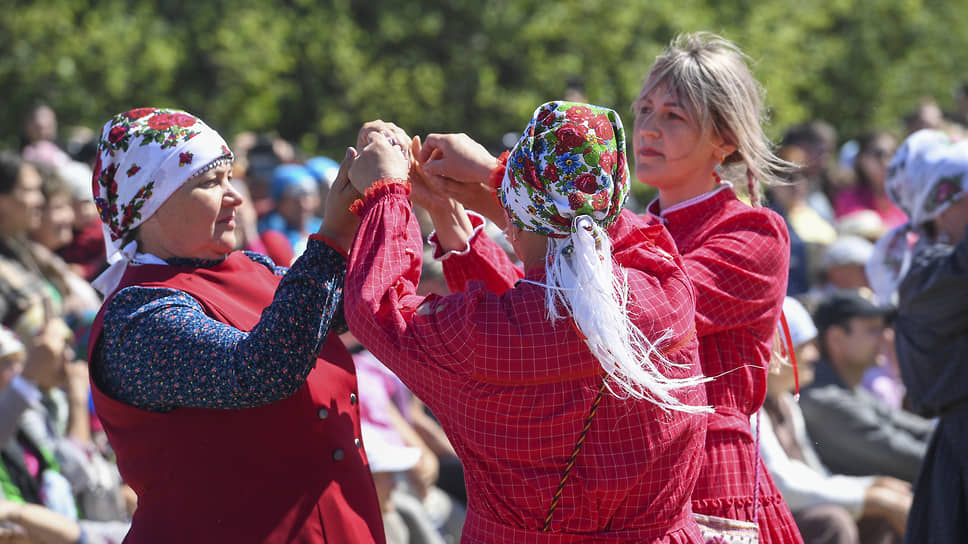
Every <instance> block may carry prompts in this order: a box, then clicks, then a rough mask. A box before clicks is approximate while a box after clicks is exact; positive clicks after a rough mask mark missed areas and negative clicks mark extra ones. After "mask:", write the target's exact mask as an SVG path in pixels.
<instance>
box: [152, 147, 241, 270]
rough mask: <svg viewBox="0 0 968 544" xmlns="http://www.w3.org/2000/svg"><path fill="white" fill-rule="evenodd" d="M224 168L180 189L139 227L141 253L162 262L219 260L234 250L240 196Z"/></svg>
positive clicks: (206, 173) (227, 165)
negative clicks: (169, 259) (152, 255)
mask: <svg viewBox="0 0 968 544" xmlns="http://www.w3.org/2000/svg"><path fill="white" fill-rule="evenodd" d="M231 180H232V165H230V164H223V165H222V166H219V167H218V168H214V169H212V170H209V171H208V172H205V173H204V174H201V175H199V176H195V177H193V178H191V179H189V180H188V181H186V182H185V183H184V184H182V186H181V187H179V188H178V189H177V190H176V191H175V192H174V193H173V194H172V195H171V196H170V197H169V198H168V200H166V201H165V203H164V204H162V205H161V207H160V208H158V211H157V212H155V213H154V215H152V216H151V217H149V218H148V219H147V220H146V221H145V222H144V223H143V224H142V225H141V245H142V249H141V251H144V252H147V253H152V254H154V255H155V256H157V257H160V258H162V259H168V258H171V257H182V258H189V259H209V260H217V259H222V258H223V257H225V255H227V254H228V253H231V252H232V250H233V249H235V241H236V238H235V236H236V234H235V228H236V210H237V208H238V207H239V205H240V204H242V195H240V194H239V193H238V191H236V190H235V188H234V187H233V186H232V183H231Z"/></svg>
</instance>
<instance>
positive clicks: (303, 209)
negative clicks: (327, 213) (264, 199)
mask: <svg viewBox="0 0 968 544" xmlns="http://www.w3.org/2000/svg"><path fill="white" fill-rule="evenodd" d="M271 196H272V200H273V202H275V206H276V207H275V210H274V211H272V212H270V213H269V214H268V215H267V216H265V217H263V218H262V219H261V220H260V221H259V232H265V231H267V230H274V231H278V232H281V233H282V234H284V235H285V236H286V238H288V239H289V244H290V246H291V247H292V251H293V254H294V255H295V256H296V257H298V256H299V255H302V252H303V251H305V249H306V241H307V240H308V239H309V235H310V234H312V233H314V232H316V231H317V230H318V229H319V225H320V224H322V220H321V219H320V218H319V217H316V215H315V214H316V210H317V209H318V208H319V204H320V198H319V184H318V183H317V182H316V178H315V177H313V174H312V173H311V172H310V171H309V169H307V168H306V167H305V166H303V165H301V164H281V165H279V166H277V167H276V168H275V169H274V170H273V171H272V192H271Z"/></svg>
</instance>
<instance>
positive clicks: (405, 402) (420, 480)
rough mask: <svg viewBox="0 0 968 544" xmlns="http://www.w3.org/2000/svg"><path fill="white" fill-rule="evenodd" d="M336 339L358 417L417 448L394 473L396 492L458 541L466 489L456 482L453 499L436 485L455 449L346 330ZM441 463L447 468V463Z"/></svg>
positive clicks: (451, 539)
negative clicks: (355, 391)
mask: <svg viewBox="0 0 968 544" xmlns="http://www.w3.org/2000/svg"><path fill="white" fill-rule="evenodd" d="M341 339H342V340H343V342H344V343H346V345H347V347H348V348H349V349H350V352H351V353H353V363H354V364H355V366H356V369H357V371H356V372H357V381H358V383H359V391H360V398H361V399H363V402H361V403H360V414H361V417H362V419H363V420H364V421H365V422H367V423H368V424H369V425H371V426H372V427H375V428H378V429H379V430H381V431H384V432H385V436H390V435H392V436H394V437H397V438H398V439H399V440H396V441H398V442H400V443H402V444H404V445H406V446H410V447H414V448H417V449H418V450H419V451H420V452H421V455H420V457H419V459H418V460H417V461H416V462H415V463H414V465H413V466H412V467H410V468H408V469H406V470H405V471H401V474H400V475H399V476H400V480H401V482H402V483H403V484H404V485H402V486H400V490H399V492H398V494H400V493H402V494H406V495H408V497H409V498H410V501H411V502H413V503H414V504H413V506H415V507H416V506H419V509H420V510H421V512H422V515H423V516H424V517H426V518H427V519H428V520H430V522H431V524H432V526H433V527H434V528H435V529H436V530H437V531H438V532H439V533H440V534H441V536H443V537H444V538H445V540H447V541H448V542H457V541H459V540H460V535H461V528H462V527H463V524H464V517H465V508H464V506H463V504H462V502H466V500H467V499H466V491H465V490H464V489H463V487H462V486H461V489H460V490H459V492H460V495H461V496H460V497H459V498H455V497H454V496H452V495H451V494H450V493H447V492H445V491H444V490H442V489H441V488H440V487H439V486H438V482H439V478H440V476H441V468H442V466H445V465H444V463H445V462H447V463H452V462H455V461H456V462H457V464H458V466H459V461H457V454H456V452H455V451H454V449H453V447H452V446H451V445H450V443H449V442H448V441H447V438H446V436H445V435H444V433H443V430H442V429H441V428H440V424H439V423H437V422H436V421H434V420H432V419H431V418H430V417H429V416H428V415H427V414H426V412H425V411H424V410H423V404H422V403H420V402H419V401H416V397H414V396H413V394H412V393H411V392H410V390H409V389H407V387H406V386H405V385H404V384H403V382H401V381H400V379H399V378H397V377H396V376H395V375H394V374H393V373H392V372H391V371H390V370H389V369H387V368H386V367H385V366H383V364H382V363H380V361H378V360H377V359H376V358H375V357H374V356H373V355H372V354H371V353H370V352H368V351H366V349H364V348H363V346H362V345H360V343H359V342H358V341H357V340H356V338H355V337H353V335H352V333H345V334H343V335H342V336H341ZM446 466H447V467H448V468H450V467H452V465H451V464H448V465H446ZM460 474H461V475H462V474H463V472H462V471H461V472H460ZM448 476H450V475H448ZM461 484H463V482H461ZM378 488H379V486H378ZM458 499H460V502H459V500H458Z"/></svg>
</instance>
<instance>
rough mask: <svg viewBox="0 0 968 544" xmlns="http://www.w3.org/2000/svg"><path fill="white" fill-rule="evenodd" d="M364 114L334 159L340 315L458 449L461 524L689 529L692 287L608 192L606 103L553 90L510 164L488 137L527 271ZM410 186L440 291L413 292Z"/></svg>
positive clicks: (699, 420) (656, 534)
mask: <svg viewBox="0 0 968 544" xmlns="http://www.w3.org/2000/svg"><path fill="white" fill-rule="evenodd" d="M368 131H369V127H364V131H363V132H364V138H363V141H364V142H365V143H367V145H366V147H365V148H364V149H363V150H362V153H361V155H360V157H359V158H358V159H357V160H356V161H355V163H354V165H353V167H352V168H351V170H350V178H351V180H352V182H353V184H354V185H356V186H357V189H359V190H364V192H365V195H366V196H365V198H364V199H363V200H362V201H361V203H360V204H359V205H357V206H356V207H355V209H356V210H357V211H358V212H359V213H360V215H361V217H362V221H361V225H360V231H359V233H358V234H357V236H356V239H355V241H354V244H353V250H352V251H351V258H350V264H349V268H348V271H347V277H346V317H347V321H348V322H349V324H350V328H351V329H352V331H353V333H354V334H355V335H356V337H357V338H358V339H359V340H360V341H361V342H362V343H363V344H364V345H366V346H367V348H368V349H369V350H370V351H371V352H372V353H373V354H374V355H375V356H377V357H378V358H379V359H380V360H381V361H382V362H383V363H384V364H386V365H387V366H388V367H390V368H391V369H392V370H393V371H394V372H395V373H396V374H397V375H398V376H399V377H400V378H401V379H402V380H403V381H404V383H406V384H407V385H408V386H409V387H410V389H411V390H413V391H414V393H416V394H417V395H418V396H420V397H421V398H422V399H423V400H424V402H426V404H427V406H428V407H430V408H431V410H433V412H434V414H436V415H437V417H438V418H439V419H440V422H441V425H442V427H443V428H444V430H445V431H446V432H447V434H448V437H449V438H450V439H451V442H452V443H453V445H454V449H455V450H456V451H457V453H458V455H459V456H460V458H461V460H462V462H463V466H464V473H465V480H466V482H467V496H468V511H467V518H466V522H465V525H464V529H463V541H464V542H467V543H485V542H487V543H491V542H501V543H504V542H513V543H563V544H564V543H579V542H582V543H584V542H604V541H608V542H616V543H617V542H623V543H629V544H631V543H636V544H641V543H668V544H671V543H676V544H685V543H690V544H698V543H699V542H700V535H699V528H698V526H697V524H696V522H695V521H694V519H693V517H692V510H691V507H690V494H691V491H692V487H693V484H694V481H695V478H696V477H697V475H698V473H699V470H700V462H701V458H702V443H703V435H704V430H705V417H706V416H705V414H706V412H707V411H708V408H707V407H706V406H705V395H704V391H703V387H702V382H703V378H702V377H701V375H700V374H699V366H698V361H697V359H696V351H695V349H696V341H695V338H694V331H693V328H694V319H693V311H692V308H693V307H694V304H695V301H694V300H693V296H692V289H691V286H690V285H689V281H688V279H687V278H686V276H685V274H684V272H683V270H682V266H681V262H680V260H679V258H678V256H677V255H676V250H675V246H674V244H673V243H672V240H671V238H669V236H668V233H667V232H666V231H665V230H664V229H663V228H661V227H659V226H656V227H651V228H645V227H642V226H641V225H640V222H639V221H638V218H636V217H635V216H634V215H632V214H630V213H629V212H627V211H624V210H623V206H624V204H625V200H626V196H627V194H628V187H629V177H628V172H627V169H626V167H625V160H624V157H625V154H624V151H625V132H624V129H623V128H622V125H621V122H620V120H619V118H618V115H617V114H616V113H615V112H614V111H612V110H609V109H606V108H601V107H597V106H589V105H585V104H574V103H569V102H551V103H548V104H545V105H543V106H541V107H540V108H538V110H536V111H535V114H534V116H533V117H532V120H531V123H530V124H529V125H528V127H527V129H526V130H525V132H524V135H523V136H522V138H521V140H520V141H519V142H518V144H517V145H516V146H515V148H514V150H513V151H512V152H511V154H510V156H509V158H508V160H507V163H506V165H505V164H500V163H498V162H497V161H495V160H494V159H493V157H490V155H488V154H487V153H486V151H485V152H484V155H483V158H484V159H485V160H484V161H483V162H485V163H487V162H488V161H487V159H490V161H489V164H486V165H485V166H484V169H483V177H485V178H486V177H487V176H488V175H489V174H493V176H492V178H493V179H494V180H495V182H496V191H497V195H498V198H497V199H494V197H492V196H490V194H488V198H491V200H492V201H493V202H494V203H495V205H497V206H500V208H501V209H502V210H503V212H502V213H504V214H505V215H504V217H505V219H506V221H507V223H508V229H507V232H508V233H509V235H510V239H511V243H512V245H513V246H514V248H515V252H516V253H517V255H518V256H519V257H520V258H521V260H522V261H523V263H524V270H523V271H522V270H520V269H518V268H517V267H515V266H513V265H512V263H511V262H510V261H509V259H508V256H507V254H506V253H505V252H504V250H502V249H501V248H500V247H499V246H498V245H497V244H495V243H494V242H493V241H492V240H490V239H489V238H488V237H487V236H486V235H485V234H484V233H483V232H482V231H481V227H482V224H483V220H482V218H481V217H480V216H477V215H476V214H468V213H465V211H464V209H463V207H461V206H460V205H459V204H457V203H456V202H455V201H453V200H450V199H448V198H442V197H439V196H437V197H431V196H429V195H428V194H427V193H426V191H427V190H428V189H427V187H426V186H424V185H421V184H420V183H419V181H420V179H421V178H420V177H419V176H415V177H414V178H413V179H414V182H415V183H414V186H413V191H416V192H414V193H411V187H410V185H409V183H408V181H407V179H406V178H407V177H408V172H409V170H410V164H409V163H408V161H407V158H406V157H405V154H401V153H399V152H398V151H397V149H396V148H394V147H393V146H391V145H390V143H388V140H387V139H386V138H385V137H384V136H382V135H380V134H379V132H376V133H372V134H368ZM394 132H395V131H391V137H392V138H394V139H399V140H403V139H404V138H406V135H405V134H399V135H397V136H393V134H394ZM461 141H462V142H463V143H468V144H470V143H472V142H468V141H467V140H461ZM474 145H476V144H474ZM478 147H479V146H478ZM436 149H438V150H440V148H439V147H437V148H436ZM445 154H448V156H449V157H450V158H451V159H453V160H456V161H458V162H464V163H465V166H467V167H468V168H471V169H477V167H479V166H481V163H480V162H475V160H474V159H473V158H468V157H467V156H465V155H462V154H461V153H459V152H455V153H452V154H451V153H450V150H448V151H447V152H445ZM418 157H421V155H420V154H419V152H418ZM423 158H425V159H426V158H427V157H423ZM478 158H480V157H478ZM488 167H490V168H488ZM420 191H424V192H423V193H421V192H420ZM410 196H414V198H416V199H417V200H418V201H421V202H423V203H424V204H426V207H427V208H428V210H429V212H430V215H431V217H432V219H433V221H434V225H435V228H436V229H437V230H436V233H435V235H433V236H432V241H434V242H436V243H437V244H438V252H437V255H438V256H440V257H442V258H443V259H444V261H443V266H444V274H445V277H446V278H447V282H448V285H449V287H450V288H451V290H452V291H453V293H452V294H450V295H448V296H444V297H440V296H436V295H431V296H430V297H426V298H425V297H420V296H417V295H416V294H415V292H416V286H417V283H418V281H419V273H420V268H421V266H420V264H421V256H422V255H423V251H422V250H421V248H422V245H423V241H422V239H421V237H420V233H419V230H418V227H417V223H416V220H415V219H414V214H413V211H412V209H411V206H410V202H409V201H408V197H410Z"/></svg>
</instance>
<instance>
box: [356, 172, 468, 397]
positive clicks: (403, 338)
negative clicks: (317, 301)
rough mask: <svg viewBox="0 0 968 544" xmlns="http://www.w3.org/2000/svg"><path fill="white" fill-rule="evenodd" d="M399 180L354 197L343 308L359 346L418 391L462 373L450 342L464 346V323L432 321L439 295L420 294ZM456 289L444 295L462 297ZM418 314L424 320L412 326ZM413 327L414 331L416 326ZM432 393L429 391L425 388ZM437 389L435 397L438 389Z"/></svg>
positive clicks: (414, 233)
mask: <svg viewBox="0 0 968 544" xmlns="http://www.w3.org/2000/svg"><path fill="white" fill-rule="evenodd" d="M408 196H409V189H408V188H407V187H405V186H404V185H401V184H389V185H385V186H382V187H380V188H378V189H376V190H374V191H373V192H372V194H368V195H367V196H366V198H365V199H364V200H362V201H360V206H359V207H358V209H357V211H358V213H359V215H360V226H359V230H358V231H357V235H356V238H355V239H354V241H353V248H352V251H351V252H350V260H349V264H348V267H347V272H346V287H345V290H344V301H343V304H344V311H345V314H346V321H347V323H348V324H349V327H350V330H351V331H352V332H353V334H354V335H355V336H356V337H357V339H358V340H359V341H360V343H361V344H363V345H364V346H366V348H367V349H368V350H369V351H370V352H371V353H373V355H374V356H375V357H376V358H377V359H379V360H380V361H381V362H383V363H384V364H385V365H386V366H387V367H388V368H390V369H391V370H393V371H394V373H396V374H397V375H398V376H399V377H400V378H401V379H402V380H403V381H404V382H405V383H406V384H407V385H408V386H409V387H410V388H411V389H412V390H413V391H414V393H416V394H417V395H418V396H423V395H425V394H428V391H427V388H428V387H431V388H432V387H434V386H435V385H436V386H437V387H442V385H441V383H442V380H443V379H444V378H443V377H444V376H446V375H447V374H450V373H455V372H463V373H465V374H466V373H468V372H470V369H468V368H466V365H464V364H463V363H464V362H465V361H466V359H465V358H463V356H461V357H457V356H454V353H453V350H459V349H460V347H459V346H457V347H453V346H452V344H461V343H465V344H466V339H467V338H468V335H467V333H466V330H464V329H466V327H467V326H468V324H467V323H465V322H453V323H444V324H438V323H436V319H437V317H438V316H437V314H438V308H437V307H436V306H435V305H436V304H437V303H439V301H440V300H442V299H441V298H440V297H439V296H437V295H430V296H429V297H426V298H424V297H420V296H417V295H416V287H417V284H418V283H419V280H420V270H421V264H422V259H423V239H422V237H421V234H420V228H419V226H418V224H417V220H416V218H415V216H414V215H413V210H412V208H411V206H410V201H409V200H408ZM464 298H465V296H464V295H463V294H459V295H450V296H449V297H447V299H448V300H451V301H454V302H456V303H462V301H463V299H464ZM418 308H419V313H420V314H421V316H423V319H422V321H423V322H424V324H423V326H420V327H417V326H415V325H414V324H413V321H414V320H415V315H416V314H417V313H418ZM418 328H419V329H420V330H417V329H418ZM430 394H433V393H430ZM437 395H440V393H439V392H438V393H437Z"/></svg>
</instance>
